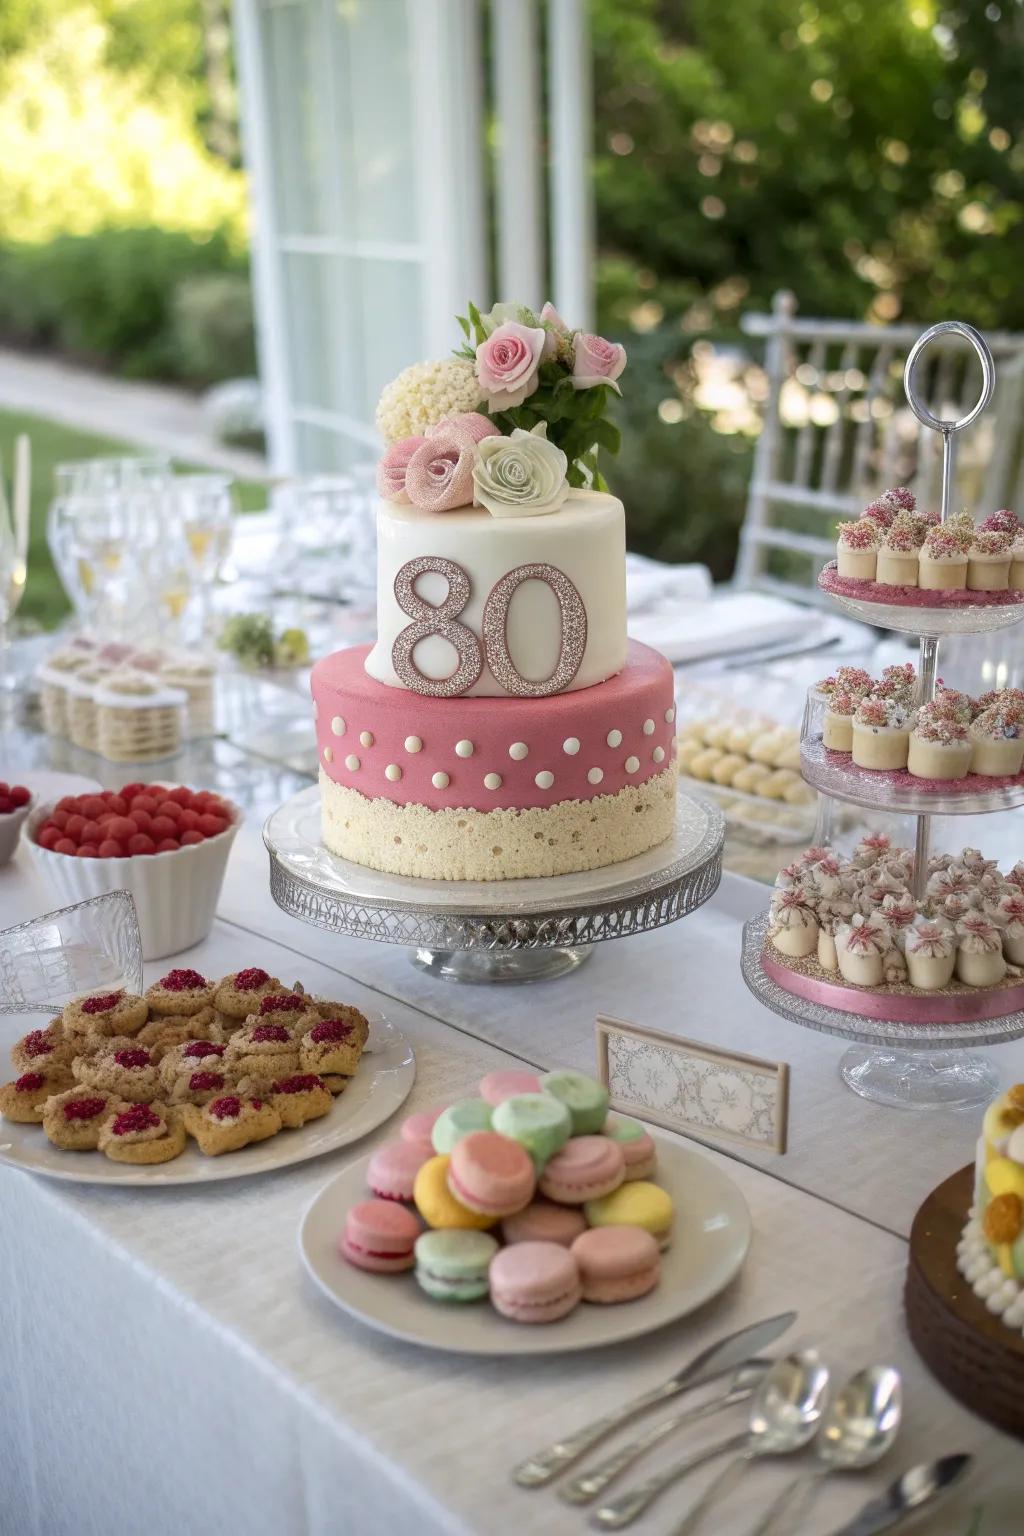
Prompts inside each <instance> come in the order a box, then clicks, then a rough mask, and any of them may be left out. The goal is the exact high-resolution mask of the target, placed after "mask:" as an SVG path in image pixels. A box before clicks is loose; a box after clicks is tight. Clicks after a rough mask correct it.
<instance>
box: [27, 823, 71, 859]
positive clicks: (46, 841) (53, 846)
mask: <svg viewBox="0 0 1024 1536" xmlns="http://www.w3.org/2000/svg"><path fill="white" fill-rule="evenodd" d="M63 841H64V835H63V833H62V832H61V830H60V827H43V828H41V829H40V832H39V836H38V837H37V838H36V842H37V843H38V844H39V846H40V848H45V849H46V850H47V852H48V853H56V851H57V844H58V843H60V842H63ZM73 846H74V844H72V847H73Z"/></svg>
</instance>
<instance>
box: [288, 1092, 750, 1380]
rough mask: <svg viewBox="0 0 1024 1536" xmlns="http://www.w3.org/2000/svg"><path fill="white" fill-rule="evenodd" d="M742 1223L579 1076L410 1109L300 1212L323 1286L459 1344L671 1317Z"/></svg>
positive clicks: (705, 1173) (389, 1329)
mask: <svg viewBox="0 0 1024 1536" xmlns="http://www.w3.org/2000/svg"><path fill="white" fill-rule="evenodd" d="M750 1236H751V1222H750V1213H749V1211H748V1210H747V1206H746V1202H745V1201H744V1199H743V1196H742V1195H741V1194H740V1191H739V1190H738V1189H737V1188H736V1186H735V1184H734V1183H733V1182H732V1180H731V1179H729V1178H728V1177H727V1176H726V1175H725V1174H724V1173H723V1172H722V1171H721V1170H720V1169H719V1168H718V1167H716V1166H715V1164H714V1163H712V1162H710V1161H709V1160H708V1159H707V1158H705V1157H702V1156H701V1155H700V1154H699V1153H698V1152H695V1151H691V1150H690V1149H689V1148H687V1147H684V1146H681V1145H680V1144H679V1143H677V1142H675V1141H671V1140H669V1139H668V1138H667V1137H664V1136H658V1137H657V1138H655V1137H654V1136H652V1135H651V1134H650V1132H648V1131H647V1130H646V1129H645V1127H644V1126H643V1125H641V1124H640V1123H639V1122H638V1121H635V1120H630V1119H626V1118H625V1117H623V1116H621V1115H612V1114H609V1113H608V1095H607V1092H606V1090H605V1089H604V1088H603V1086H602V1085H601V1084H599V1083H597V1082H595V1081H593V1079H591V1078H587V1077H584V1076H583V1075H582V1074H581V1073H578V1072H568V1071H558V1072H549V1073H547V1074H545V1075H543V1076H540V1077H538V1076H537V1074H535V1073H532V1072H523V1071H512V1072H509V1071H503V1072H493V1073H490V1074H488V1076H487V1077H485V1078H484V1079H483V1081H482V1082H481V1084H480V1088H479V1092H478V1094H477V1096H476V1097H474V1098H471V1099H463V1100H461V1101H460V1102H458V1103H456V1104H452V1105H448V1106H447V1107H446V1108H444V1109H436V1110H429V1111H421V1112H419V1113H417V1114H414V1115H410V1116H409V1117H408V1118H407V1119H406V1120H405V1121H404V1122H403V1123H402V1125H401V1128H400V1131H399V1134H398V1136H397V1137H396V1138H395V1139H394V1140H392V1141H388V1142H384V1143H383V1144H382V1145H381V1146H379V1147H377V1149H376V1150H375V1151H374V1153H373V1154H372V1155H371V1156H370V1157H368V1158H367V1157H364V1158H360V1159H359V1160H358V1161H356V1162H353V1163H350V1164H349V1166H348V1167H347V1168H344V1169H343V1170H342V1171H341V1172H340V1173H339V1174H337V1175H336V1176H335V1178H333V1179H332V1180H331V1182H330V1183H329V1184H327V1185H326V1186H325V1187H324V1189H322V1190H321V1191H320V1193H319V1194H318V1195H317V1197H316V1199H315V1200H314V1201H313V1202H312V1204H311V1205H310V1207H309V1209H308V1210H307V1212H306V1215H305V1217H304V1218H303V1222H302V1226H301V1229H300V1232H299V1251H300V1254H301V1257H302V1261H303V1263H304V1265H305V1267H306V1270H307V1272H308V1274H309V1275H310V1276H311V1278H312V1279H313V1281H314V1282H315V1284H316V1285H317V1286H318V1287H319V1288H320V1290H321V1291H323V1292H324V1294H325V1295H326V1296H327V1297H328V1298H329V1299H330V1300H331V1301H332V1302H334V1303H335V1305H336V1306H338V1307H340V1308H342V1310H343V1311H345V1312H347V1313H349V1314H350V1315H351V1316H353V1317H355V1318H358V1319H359V1321H360V1322H362V1323H365V1324H366V1325H367V1326H368V1327H370V1328H374V1329H377V1330H378V1331H380V1332H382V1333H386V1334H390V1335H392V1336H393V1337H395V1338H400V1339H405V1340H408V1341H409V1342H411V1343H415V1344H422V1345H424V1346H426V1347H428V1348H431V1349H442V1350H447V1351H451V1352H454V1353H459V1354H477V1355H535V1354H556V1353H560V1352H562V1351H570V1350H579V1349H596V1348H599V1347H601V1346H604V1345H606V1344H614V1343H619V1342H621V1341H623V1340H625V1339H632V1338H636V1337H638V1336H639V1335H641V1334H645V1333H650V1332H651V1331H653V1330H654V1329H656V1328H662V1327H664V1326H665V1325H666V1324H668V1323H671V1322H675V1321H676V1320H677V1319H678V1318H680V1317H684V1316H685V1315H686V1314H687V1313H689V1312H693V1311H695V1310H696V1308H698V1307H700V1306H702V1305H703V1304H704V1302H706V1301H708V1300H710V1299H711V1297H713V1296H716V1295H717V1294H718V1292H719V1291H721V1290H723V1289H724V1287H725V1286H726V1285H728V1284H729V1282H730V1281H731V1280H732V1279H733V1277H734V1276H735V1275H736V1274H737V1272H738V1271H739V1269H740V1267H741V1266H742V1264H743V1261H744V1259H745V1257H746V1254H747V1249H748V1247H749V1245H750Z"/></svg>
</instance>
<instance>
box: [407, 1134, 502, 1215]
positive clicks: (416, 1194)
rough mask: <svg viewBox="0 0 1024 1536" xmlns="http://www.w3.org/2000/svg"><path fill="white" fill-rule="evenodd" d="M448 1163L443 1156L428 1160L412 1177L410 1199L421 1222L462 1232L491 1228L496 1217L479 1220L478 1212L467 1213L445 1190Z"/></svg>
mask: <svg viewBox="0 0 1024 1536" xmlns="http://www.w3.org/2000/svg"><path fill="white" fill-rule="evenodd" d="M450 1162H451V1158H450V1157H449V1156H448V1155H447V1153H445V1154H444V1155H443V1156H439V1157H430V1158H428V1159H427V1161H426V1162H425V1163H424V1164H423V1166H422V1168H421V1169H420V1170H419V1172H418V1173H417V1175H416V1178H415V1181H414V1183H413V1187H412V1198H413V1200H414V1201H415V1204H416V1209H417V1210H418V1211H419V1213H420V1215H421V1216H422V1217H423V1220H424V1221H425V1222H426V1224H427V1226H428V1227H443V1228H455V1229H458V1228H463V1229H465V1230H467V1231H481V1232H482V1231H483V1230H484V1228H485V1227H493V1226H494V1224H495V1222H496V1221H497V1220H498V1218H497V1217H496V1216H483V1215H481V1214H480V1212H479V1211H470V1210H467V1208H466V1207H465V1206H464V1205H460V1204H459V1202H458V1200H456V1198H455V1196H454V1195H453V1194H452V1192H451V1190H450V1189H449V1188H448V1164H449V1163H450Z"/></svg>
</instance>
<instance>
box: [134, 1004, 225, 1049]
mask: <svg viewBox="0 0 1024 1536" xmlns="http://www.w3.org/2000/svg"><path fill="white" fill-rule="evenodd" d="M136 1039H137V1040H138V1042H139V1044H140V1045H144V1046H146V1048H147V1049H148V1050H150V1051H151V1052H152V1053H153V1060H154V1061H157V1062H159V1061H162V1060H163V1058H164V1057H165V1056H166V1055H167V1052H168V1051H169V1050H171V1048H172V1047H173V1046H175V1045H182V1044H184V1043H185V1042H186V1041H188V1040H218V1041H223V1039H224V1031H223V1029H222V1028H221V1026H220V1025H219V1024H218V1022H217V1015H216V1012H215V1011H214V1009H213V1008H201V1009H200V1010H199V1012H198V1013H191V1014H188V1015H183V1014H174V1015H171V1016H165V1017H163V1018H161V1017H160V1016H159V1015H158V1016H157V1017H156V1018H153V1019H150V1021H149V1023H148V1024H144V1025H143V1027H142V1028H141V1029H140V1030H139V1033H138V1035H137V1036H136Z"/></svg>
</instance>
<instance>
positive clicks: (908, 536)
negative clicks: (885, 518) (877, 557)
mask: <svg viewBox="0 0 1024 1536" xmlns="http://www.w3.org/2000/svg"><path fill="white" fill-rule="evenodd" d="M923 540H924V528H923V527H922V525H921V522H920V520H919V519H918V518H916V517H913V516H912V515H911V514H910V513H909V512H901V513H900V514H899V516H898V517H895V518H894V519H893V521H892V523H891V524H890V526H889V527H888V528H887V529H886V531H885V536H884V537H883V539H882V543H883V545H884V546H885V548H886V549H891V550H892V551H893V552H894V553H895V554H900V555H910V554H916V553H917V551H918V550H919V549H920V548H921V544H922V542H923Z"/></svg>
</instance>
